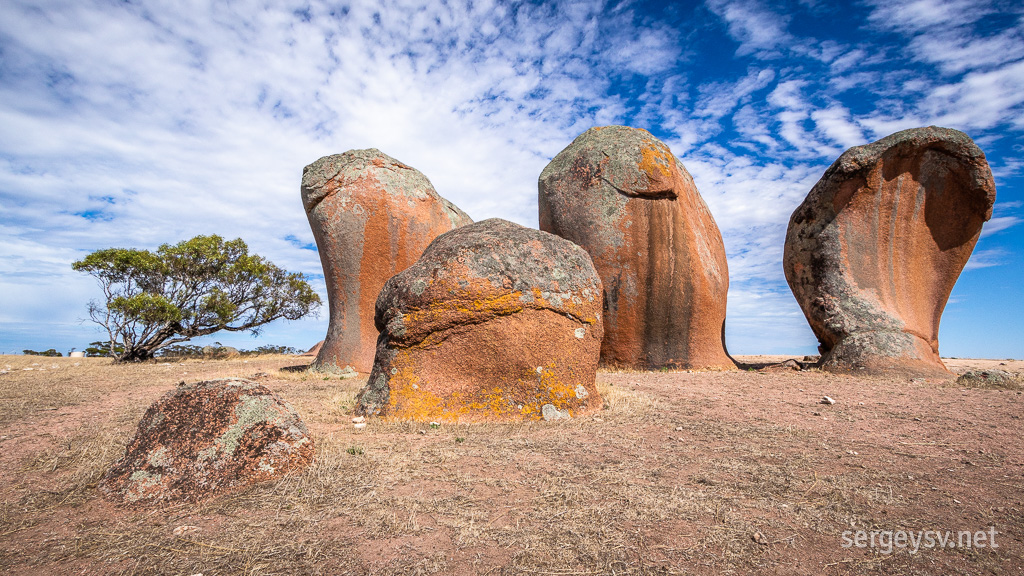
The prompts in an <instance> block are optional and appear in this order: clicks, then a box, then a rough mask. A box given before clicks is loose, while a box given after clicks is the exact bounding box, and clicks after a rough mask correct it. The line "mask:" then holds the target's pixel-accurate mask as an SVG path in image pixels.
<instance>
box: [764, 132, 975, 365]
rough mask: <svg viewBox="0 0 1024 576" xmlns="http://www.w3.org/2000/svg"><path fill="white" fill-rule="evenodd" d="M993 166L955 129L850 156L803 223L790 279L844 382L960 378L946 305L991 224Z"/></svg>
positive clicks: (824, 356) (824, 355)
mask: <svg viewBox="0 0 1024 576" xmlns="http://www.w3.org/2000/svg"><path fill="white" fill-rule="evenodd" d="M994 202H995V184H994V182H993V179H992V172H991V170H990V169H989V166H988V162H987V161H986V160H985V155H984V153H982V151H981V150H980V149H979V148H978V147H977V146H976V145H975V144H974V142H973V141H971V139H970V138H969V137H968V136H967V135H966V134H964V133H962V132H959V131H957V130H951V129H948V128H937V127H934V126H933V127H929V128H917V129H913V130H904V131H902V132H897V133H896V134H893V135H891V136H888V137H886V138H883V139H882V140H879V141H878V142H874V143H872V144H868V145H865V146H858V147H855V148H851V149H849V150H847V151H846V152H845V153H844V154H843V155H842V156H840V157H839V159H837V160H836V161H835V163H833V164H832V166H831V167H830V168H829V169H828V170H827V171H826V172H825V174H824V175H823V176H822V178H821V180H820V181H819V182H818V183H817V184H816V185H815V186H814V188H813V189H812V190H811V191H810V193H809V194H808V195H807V198H806V199H805V200H804V201H803V203H802V204H801V205H800V206H799V207H798V208H797V209H796V210H795V211H794V212H793V216H792V217H791V218H790V221H789V230H788V232H787V235H786V247H785V254H784V257H783V262H784V266H785V271H786V279H787V280H788V282H789V285H790V288H792V290H793V294H794V295H795V296H796V299H797V302H798V303H799V304H800V307H801V308H802V309H803V311H804V315H805V316H806V317H807V320H808V322H809V323H810V325H811V328H812V329H813V330H814V334H815V336H817V337H818V340H819V342H820V346H819V350H820V351H821V366H822V367H823V368H825V369H827V370H832V371H837V372H855V373H858V374H864V373H868V374H872V373H873V374H883V375H903V376H927V377H942V378H952V374H951V373H950V372H949V371H948V370H947V369H946V367H945V366H944V365H943V363H942V360H941V359H940V358H939V321H940V319H941V316H942V310H943V308H944V307H945V305H946V300H947V299H948V298H949V294H950V292H951V291H952V289H953V285H954V284H955V283H956V280H957V278H958V277H959V275H960V271H961V270H963V268H964V266H965V265H966V264H967V260H968V259H969V258H970V256H971V252H972V251H973V250H974V245H975V244H976V243H977V241H978V238H979V236H980V234H981V228H982V225H983V224H984V223H985V222H986V221H987V220H988V219H989V218H990V217H991V216H992V205H993V203H994Z"/></svg>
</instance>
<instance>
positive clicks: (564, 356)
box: [356, 219, 603, 422]
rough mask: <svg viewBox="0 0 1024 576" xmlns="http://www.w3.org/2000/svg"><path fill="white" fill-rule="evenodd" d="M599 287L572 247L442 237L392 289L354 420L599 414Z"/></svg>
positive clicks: (496, 223) (462, 232) (496, 233)
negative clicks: (363, 417) (367, 416)
mask: <svg viewBox="0 0 1024 576" xmlns="http://www.w3.org/2000/svg"><path fill="white" fill-rule="evenodd" d="M600 307H601V281H600V278H599V277H598V276H597V272H596V271H595V270H594V267H593V264H592V263H591V260H590V257H589V256H587V254H586V252H584V251H583V250H582V249H581V248H579V247H578V246H575V245H573V244H572V243H570V242H568V241H566V240H564V239H561V238H558V237H556V236H553V235H551V234H546V233H544V232H540V231H538V230H531V229H528V228H524V227H522V226H518V225H516V224H513V223H511V222H506V221H504V220H497V219H492V220H486V221H484V222H480V223H477V224H473V225H470V226H466V227H463V228H459V229H457V230H454V231H452V232H449V233H447V234H444V235H442V236H440V237H439V238H438V239H437V240H436V241H435V242H434V243H432V244H431V245H430V247H429V248H428V249H427V250H426V252H424V254H423V256H422V257H421V258H420V260H419V261H418V262H417V263H416V264H414V265H413V266H411V267H410V268H408V269H407V270H406V271H404V272H402V273H401V274H398V275H396V276H395V277H394V278H392V279H390V280H389V281H388V282H387V284H386V285H385V287H384V289H383V290H382V291H381V294H380V297H379V298H378V300H377V314H376V322H377V326H378V328H379V329H380V338H379V339H378V342H377V355H376V358H375V362H374V368H373V371H372V372H371V374H370V379H369V382H368V383H367V385H366V387H365V388H364V389H363V390H362V392H360V394H359V397H358V399H357V405H356V411H357V412H358V413H360V414H376V415H380V416H384V417H386V418H389V419H398V420H419V421H427V420H437V421H450V422H459V421H489V420H524V419H525V420H529V419H540V418H544V417H545V414H548V415H551V414H556V413H557V414H559V415H563V416H564V417H571V416H575V415H578V414H581V413H585V412H588V411H591V410H595V409H597V408H599V407H600V406H601V404H602V402H601V398H600V395H599V394H598V392H597V388H596V387H595V378H596V372H597V363H598V359H599V354H600V342H601V336H602V334H603V328H602V321H601V316H600Z"/></svg>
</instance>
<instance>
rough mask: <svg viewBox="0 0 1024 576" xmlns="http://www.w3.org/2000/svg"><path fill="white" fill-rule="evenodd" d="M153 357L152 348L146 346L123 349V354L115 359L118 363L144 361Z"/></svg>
mask: <svg viewBox="0 0 1024 576" xmlns="http://www.w3.org/2000/svg"><path fill="white" fill-rule="evenodd" d="M152 359H153V350H151V349H148V348H141V347H138V348H132V349H131V350H125V352H124V354H122V355H121V357H120V358H118V359H117V362H118V363H123V362H145V361H146V360H152Z"/></svg>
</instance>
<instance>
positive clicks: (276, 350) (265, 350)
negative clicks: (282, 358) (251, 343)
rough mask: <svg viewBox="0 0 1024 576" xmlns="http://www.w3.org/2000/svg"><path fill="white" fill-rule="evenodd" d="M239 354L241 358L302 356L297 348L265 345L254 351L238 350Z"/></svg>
mask: <svg viewBox="0 0 1024 576" xmlns="http://www.w3.org/2000/svg"><path fill="white" fill-rule="evenodd" d="M239 354H241V355H242V356H259V355H260V354H292V355H295V354H302V350H299V349H298V348H292V347H291V346H273V345H270V344H268V345H266V346H260V347H258V348H256V349H255V350H239Z"/></svg>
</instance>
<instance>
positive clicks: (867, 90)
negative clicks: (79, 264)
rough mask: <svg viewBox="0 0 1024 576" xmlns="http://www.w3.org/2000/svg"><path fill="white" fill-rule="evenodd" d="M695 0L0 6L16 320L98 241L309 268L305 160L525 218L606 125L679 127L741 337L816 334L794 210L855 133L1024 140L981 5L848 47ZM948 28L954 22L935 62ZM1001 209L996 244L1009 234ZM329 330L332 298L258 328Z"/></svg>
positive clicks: (893, 27)
mask: <svg viewBox="0 0 1024 576" xmlns="http://www.w3.org/2000/svg"><path fill="white" fill-rule="evenodd" d="M707 6H708V8H709V9H710V12H708V11H700V10H698V11H694V13H693V14H688V15H687V16H686V18H691V19H690V20H687V19H685V18H684V19H683V20H681V21H680V20H676V21H673V20H671V19H662V18H659V17H656V16H652V15H651V14H649V13H647V12H645V10H647V9H648V7H645V6H644V5H641V4H639V3H633V2H630V1H626V2H605V1H601V0H593V1H585V0H584V1H572V2H552V3H540V4H537V3H518V2H491V1H485V0H481V1H472V2H470V1H468V0H457V1H455V2H450V3H429V2H421V1H413V0H379V1H378V0H375V1H370V0H358V1H355V2H351V3H348V4H346V5H344V6H341V5H335V4H327V3H322V2H319V1H314V2H311V3H306V2H304V1H303V2H298V1H284V0H282V1H279V2H275V3H271V4H269V5H268V4H266V3H255V2H242V3H230V4H225V3H214V2H209V1H207V0H187V1H186V2H169V1H167V0H153V1H149V2H146V3H145V4H132V3H120V2H112V1H108V0H80V1H76V2H71V1H70V0H63V1H58V0H55V1H54V2H50V3H47V6H46V7H45V9H43V8H40V7H39V6H38V5H37V4H34V3H30V2H27V1H25V0H11V1H8V2H5V3H0V50H2V54H3V57H2V58H0V224H2V232H0V243H2V244H3V245H2V246H0V310H3V316H2V319H3V322H4V327H5V332H8V333H15V332H17V333H18V334H23V335H24V334H31V331H30V330H28V329H27V328H26V329H24V330H22V328H17V329H15V328H16V327H19V326H20V327H25V326H30V325H32V324H37V325H38V324H47V325H48V326H61V325H64V326H66V325H71V324H74V322H75V321H76V320H77V319H78V318H80V317H81V316H83V315H84V306H85V302H86V301H87V300H88V299H89V297H94V296H96V295H98V292H96V293H92V292H90V291H91V288H90V286H91V283H90V281H89V279H88V278H85V277H84V276H82V275H78V274H75V273H73V272H71V271H70V263H71V262H72V261H73V260H75V259H77V258H80V257H81V256H82V255H84V254H86V253H87V252H88V251H90V250H93V249H96V248H101V247H106V246H135V247H140V248H156V247H157V246H158V245H159V244H161V243H164V242H176V241H178V240H181V239H184V238H188V237H191V236H193V235H196V234H201V233H202V234H207V233H218V234H221V235H223V236H227V237H232V238H233V237H238V236H240V237H243V238H244V239H245V240H246V241H247V242H248V243H249V244H250V247H251V249H252V250H253V251H254V252H257V253H259V254H262V255H265V256H267V257H269V258H270V259H271V260H273V261H274V262H276V263H278V264H279V265H282V266H284V267H285V268H288V269H290V270H299V271H303V272H305V273H307V274H318V273H319V272H320V271H321V270H320V265H319V258H318V256H317V254H316V252H314V251H310V250H308V249H303V247H302V246H303V245H308V244H309V243H310V242H312V235H311V233H310V231H309V228H308V223H307V221H306V217H305V214H304V213H303V211H302V207H301V203H300V201H299V192H298V186H299V180H300V177H301V170H302V167H303V166H304V165H306V164H308V163H310V162H312V161H314V160H316V159H317V158H319V157H320V156H323V155H326V154H332V153H338V152H342V151H345V150H348V149H351V148H366V147H377V148H380V149H381V150H383V151H384V152H386V153H388V154H390V155H392V156H394V157H396V158H398V159H400V160H402V161H403V162H406V163H408V164H410V165H412V166H414V167H416V168H418V169H419V170H421V171H422V172H423V173H424V174H426V175H427V177H428V178H429V179H430V180H431V181H432V182H433V183H434V185H435V187H436V188H437V189H438V191H439V192H440V193H441V194H442V195H444V196H445V197H447V198H448V199H450V200H452V201H454V202H455V203H456V204H457V205H459V206H460V207H461V208H463V209H464V210H466V211H467V212H469V213H470V215H471V216H473V217H474V218H476V219H483V218H487V217H492V216H500V217H504V218H508V219H511V220H515V221H518V222H520V223H523V224H527V225H536V219H537V214H536V212H537V207H536V180H537V176H538V175H539V173H540V171H541V169H542V168H543V167H544V165H545V164H546V163H547V162H548V161H549V159H550V158H551V157H553V156H554V155H555V154H557V153H558V151H559V150H561V149H562V148H564V147H565V146H566V145H568V144H569V142H570V141H571V140H572V139H573V138H574V137H575V136H576V135H578V134H579V133H581V132H583V131H584V130H586V129H587V128H590V127H591V126H593V125H600V124H609V123H624V122H627V123H631V124H633V125H637V126H641V127H647V128H649V129H651V130H652V131H654V132H656V133H659V134H662V135H664V136H665V139H666V141H667V142H668V143H669V144H670V145H671V147H672V149H673V150H674V151H675V152H676V153H677V154H678V155H680V157H681V158H682V159H683V162H684V163H685V165H686V166H687V168H688V169H690V171H691V173H693V175H694V178H695V180H696V181H697V183H698V187H699V189H700V190H701V193H702V194H703V196H704V198H705V199H706V201H707V203H708V205H709V207H710V208H711V210H712V212H713V214H714V215H715V218H716V220H717V222H718V224H719V226H720V227H721V229H722V233H723V237H724V240H725V244H726V247H727V251H728V253H729V258H730V261H729V265H730V272H731V277H732V281H733V289H734V291H733V295H732V296H731V300H730V319H729V327H728V328H727V329H728V330H729V334H730V338H739V339H743V338H746V336H744V334H747V333H759V331H760V332H763V331H764V330H765V327H766V326H782V325H785V326H788V328H785V329H784V330H783V331H785V332H786V334H788V335H789V336H787V338H789V337H792V339H793V340H792V341H791V342H792V343H794V344H793V345H794V346H800V347H804V346H806V345H807V344H808V338H809V336H808V335H809V330H808V329H807V328H806V325H805V324H803V323H802V322H803V320H802V315H801V313H800V312H799V308H798V307H797V306H796V303H795V301H793V299H792V297H791V296H789V295H788V287H786V285H785V280H784V279H783V278H782V274H781V250H782V241H783V239H784V237H785V228H786V225H787V222H788V218H789V215H790V213H791V212H792V210H793V208H795V206H796V205H797V204H799V202H800V201H801V200H802V199H803V197H804V195H806V193H807V191H808V190H809V189H810V188H811V186H813V184H814V183H815V182H816V181H817V179H818V178H819V177H820V176H821V173H822V171H823V170H824V169H825V168H826V167H827V166H828V165H829V164H830V163H831V162H832V161H833V160H834V159H835V157H836V156H837V155H838V154H839V153H840V152H841V151H842V150H843V149H844V148H848V147H850V146H853V145H857V144H862V143H864V141H865V140H867V139H877V138H880V137H882V136H885V135H887V134H890V133H892V132H894V131H896V130H899V129H903V128H909V127H914V126H921V125H926V124H930V123H944V124H947V125H952V126H953V127H966V128H970V129H971V134H972V136H974V137H975V138H976V139H978V140H979V142H982V143H987V142H996V143H997V142H1000V141H1001V140H1000V139H1005V138H1007V137H1008V138H1013V137H1016V136H1015V135H1017V136H1019V132H1013V131H1014V130H1017V131H1019V130H1022V129H1024V114H1021V103H1022V97H1021V96H1020V95H1021V94H1024V89H1022V88H1024V84H1022V82H1021V76H1022V73H1024V69H1022V68H1021V65H1022V64H1021V61H1020V60H1019V58H1020V56H1017V55H1016V54H1017V52H1015V50H1017V51H1019V50H1020V49H1021V48H1020V46H1019V45H1018V46H1013V45H1012V42H1013V40H1014V39H1015V38H1018V37H1019V35H1018V33H1019V21H1018V22H1017V23H1016V24H1014V25H1012V26H1010V25H1004V26H1002V28H1001V29H1000V30H997V31H996V32H993V33H990V34H980V33H978V32H977V30H976V28H977V27H978V26H981V24H980V23H982V21H983V19H984V18H992V17H993V16H992V14H994V12H993V11H992V10H991V9H989V8H982V9H977V10H975V11H974V12H973V13H971V14H975V15H980V16H977V17H975V16H973V15H971V14H967V15H965V14H962V13H961V12H964V11H965V10H967V9H966V8H964V7H963V6H961V5H960V4H950V3H942V2H938V1H937V0H931V1H919V2H913V3H911V4H909V5H908V9H907V10H906V11H898V10H895V8H893V7H892V6H893V5H892V4H891V3H888V4H882V3H877V4H875V5H874V6H873V7H872V12H871V15H870V18H871V23H872V25H873V26H874V27H875V28H876V29H884V30H885V31H887V34H888V33H889V32H897V35H901V36H903V37H904V40H903V42H902V44H900V43H895V44H892V45H887V44H884V43H879V42H878V38H877V37H876V36H877V35H875V34H874V32H873V31H872V30H859V31H858V32H857V38H858V39H857V42H856V44H847V43H845V42H843V41H841V40H839V39H833V38H827V37H824V36H825V35H826V33H825V32H824V31H823V32H822V36H823V37H822V38H820V39H818V38H809V37H798V36H797V32H796V30H798V29H797V27H796V26H793V27H792V29H791V26H790V23H791V22H797V19H796V18H795V17H791V16H790V15H789V13H790V12H794V10H790V9H789V8H787V10H786V11H782V10H780V9H778V8H777V6H774V5H771V4H769V3H767V2H759V1H757V0H739V1H728V0H709V2H708V3H707ZM790 8H794V7H793V6H790ZM933 8H935V9H936V10H938V12H934V11H933V10H932V9H933ZM794 9H795V8H794ZM827 9H828V7H827V6H825V5H823V6H821V7H819V8H815V10H816V11H815V12H814V13H815V14H818V15H819V16H821V14H824V15H825V17H827V16H828V14H829V13H828V12H827ZM667 13H669V11H666V14H667ZM935 14H939V15H940V16H941V18H939V17H936V16H935ZM709 18H710V19H711V20H710V21H709V20H707V19H709ZM693 19H696V20H693ZM701 19H703V20H701ZM939 20H942V21H939ZM723 25H724V27H725V29H726V30H727V32H728V34H729V35H730V36H731V37H732V38H733V39H735V40H736V41H737V42H738V43H739V48H738V49H737V50H736V51H735V54H734V55H732V54H731V55H730V56H729V57H726V58H724V59H723V58H722V55H721V54H719V52H721V48H722V45H723V43H727V40H723V39H722V38H719V37H714V36H713V35H710V34H708V32H707V31H708V30H713V29H717V30H721V29H722V28H721V26H723ZM843 25H844V26H847V24H845V23H844V24H843ZM855 25H856V24H854V23H853V22H852V20H851V23H850V24H849V26H855ZM802 29H806V27H805V28H802ZM936 30H943V31H945V32H944V33H947V34H948V38H949V41H948V46H946V47H945V48H946V49H945V50H943V51H936V50H935V46H936V44H935V42H936V41H937V39H941V36H940V35H938V34H937V32H935V31H936ZM702 34H703V35H704V36H701V35H702ZM889 36H893V35H892V34H889ZM705 42H706V44H707V45H706V46H705ZM728 46H729V47H728V52H730V53H731V52H732V48H731V46H732V45H728ZM928 54H931V56H928ZM709 57H711V58H710V61H711V62H712V64H707V63H706V62H705V60H707V59H709ZM1014 58H1018V60H1014ZM766 62H767V63H768V64H769V65H766V64H765V63H766ZM920 62H926V63H928V64H929V65H934V66H935V67H937V69H938V70H939V71H940V72H942V73H943V74H952V75H955V77H953V78H952V79H951V80H942V79H940V78H937V77H936V74H934V73H932V72H930V71H929V70H928V69H927V68H925V69H922V68H921V67H920ZM970 62H973V64H972V65H970V66H967V65H965V63H970ZM1007 134H1009V136H1007ZM986 145H987V144H986ZM986 151H987V150H986ZM999 166H1001V167H1003V172H1002V173H1001V174H1006V175H1007V176H1005V177H1010V175H1012V174H1013V171H1014V170H1015V169H1016V168H1014V166H1015V164H1014V160H1013V159H1012V158H1009V157H1004V158H1002V159H1000V162H999ZM997 171H998V170H997ZM1000 185H1001V189H1000V194H1001V197H1003V196H1002V194H1003V193H1004V192H1003V189H1002V183H1001V184H1000ZM1008 217H1009V218H1016V217H1014V216H1008ZM1001 218H1006V217H1003V216H1000V217H998V218H997V219H994V220H993V223H995V224H993V223H990V224H989V226H988V227H987V228H986V234H991V233H993V232H989V230H993V229H994V227H995V226H999V225H1007V226H1009V225H1008V224H1006V222H1008V221H1007V220H1002V219H1001ZM1015 223H1016V222H1014V224H1015ZM1007 229H1008V228H1003V230H1007ZM1014 232H1015V230H1013V231H1011V232H1008V233H1006V234H1003V235H1002V236H1000V237H999V239H1000V240H1002V239H1003V238H1005V237H1007V236H1009V235H1010V234H1012V233H1014ZM975 260H977V261H978V262H982V263H983V265H984V263H985V262H990V261H991V262H998V261H999V260H985V257H982V258H980V259H978V258H975ZM975 260H972V262H974V261H975ZM314 284H315V285H316V286H317V288H318V289H319V290H320V291H321V294H323V281H322V279H319V278H318V279H315V280H314ZM24 286H34V287H36V288H37V289H36V290H35V291H32V290H25V289H24ZM62 323H63V324H62ZM325 323H326V310H325V311H324V314H323V316H322V318H321V319H320V320H318V321H310V322H308V323H301V322H300V323H296V324H293V325H281V326H273V327H271V328H270V329H269V330H268V339H272V338H273V337H274V336H275V335H280V337H288V338H292V337H295V336H296V335H302V334H308V333H313V334H315V333H316V332H318V331H319V332H321V333H322V331H323V327H324V326H325ZM303 326H306V328H302V327H303ZM758 327H760V328H758ZM19 330H21V331H20V332H19ZM79 330H81V329H79ZM303 330H306V332H303ZM47 333H52V334H58V333H60V334H64V333H65V332H62V330H60V329H56V328H54V329H52V330H51V329H49V328H48V329H47ZM73 333H74V331H68V332H67V334H73ZM20 337H21V336H19V338H20ZM68 337H70V336H68ZM310 340H311V341H309V342H305V341H300V342H298V343H301V344H302V345H307V344H312V343H313V342H314V341H315V338H311V339H310ZM811 340H813V339H811ZM749 342H751V343H752V342H753V340H750V341H749ZM279 343H281V344H285V343H290V342H279ZM43 344H45V342H41V343H40V344H39V345H43ZM68 345H69V346H70V345H77V344H76V343H75V342H71V343H69V344H68ZM49 346H50V344H47V345H46V347H49ZM26 347H28V346H27V345H26Z"/></svg>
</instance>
